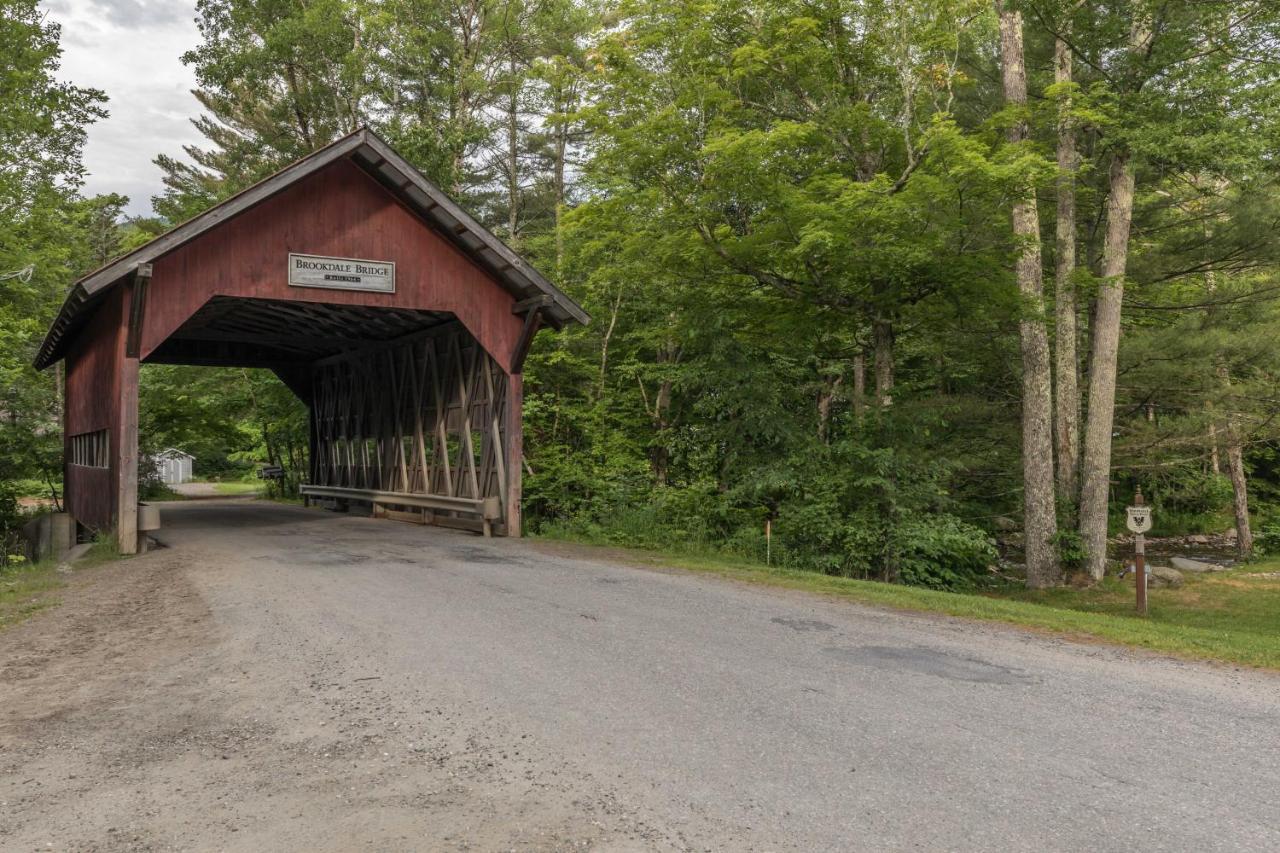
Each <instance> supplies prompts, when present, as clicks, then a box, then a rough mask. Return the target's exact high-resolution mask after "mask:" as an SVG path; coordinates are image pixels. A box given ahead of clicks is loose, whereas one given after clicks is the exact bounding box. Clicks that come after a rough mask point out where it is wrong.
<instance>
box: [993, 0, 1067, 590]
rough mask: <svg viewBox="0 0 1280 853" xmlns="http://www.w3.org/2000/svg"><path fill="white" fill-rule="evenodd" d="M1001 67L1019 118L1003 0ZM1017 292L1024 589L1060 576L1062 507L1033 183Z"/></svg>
mask: <svg viewBox="0 0 1280 853" xmlns="http://www.w3.org/2000/svg"><path fill="white" fill-rule="evenodd" d="M996 8H997V11H998V12H999V15H1000V59H1001V61H1000V65H1001V69H1002V72H1003V81H1004V98H1005V102H1006V103H1007V104H1009V105H1010V106H1011V107H1012V108H1013V109H1014V110H1016V111H1018V112H1019V113H1021V112H1022V111H1024V110H1025V109H1026V105H1027V72H1026V65H1025V60H1024V58H1023V48H1022V13H1021V12H1019V11H1017V10H1014V9H1009V8H1007V7H1006V6H1005V4H1004V3H1003V2H1001V0H997V2H996ZM1010 121H1011V123H1010V126H1009V130H1008V139H1009V143H1010V145H1011V146H1015V147H1017V146H1020V145H1021V144H1022V143H1024V142H1025V141H1026V139H1027V136H1028V133H1029V128H1028V125H1027V119H1026V117H1025V116H1024V115H1021V114H1016V115H1014V116H1012V117H1011V119H1010ZM1013 233H1014V237H1015V239H1017V240H1018V241H1019V244H1018V248H1017V279H1018V291H1019V293H1020V295H1021V296H1022V301H1023V317H1022V319H1021V320H1020V322H1019V324H1018V327H1019V338H1020V341H1021V346H1022V489H1023V508H1024V509H1023V531H1024V535H1025V537H1026V554H1027V586H1030V587H1046V586H1055V585H1057V584H1058V583H1059V581H1060V579H1061V574H1062V573H1061V569H1060V567H1059V564H1058V555H1057V542H1056V540H1057V537H1058V522H1057V507H1056V505H1055V501H1054V477H1053V431H1052V430H1053V428H1052V411H1053V400H1052V381H1053V380H1052V366H1051V364H1050V357H1049V334H1048V331H1047V330H1046V329H1045V321H1044V287H1043V283H1042V278H1041V276H1042V270H1041V266H1040V217H1039V214H1038V212H1037V207H1036V197H1035V186H1034V183H1029V184H1028V185H1027V186H1026V187H1025V189H1022V190H1021V191H1019V192H1018V195H1017V196H1016V197H1015V199H1014V202H1013Z"/></svg>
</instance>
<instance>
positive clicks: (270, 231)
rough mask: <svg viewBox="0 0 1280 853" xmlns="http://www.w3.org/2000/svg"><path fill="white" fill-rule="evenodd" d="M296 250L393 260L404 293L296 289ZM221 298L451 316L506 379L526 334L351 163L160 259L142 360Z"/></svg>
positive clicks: (504, 302) (446, 248) (471, 268)
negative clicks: (292, 276)
mask: <svg viewBox="0 0 1280 853" xmlns="http://www.w3.org/2000/svg"><path fill="white" fill-rule="evenodd" d="M290 252H298V253H305V254H313V255H328V256H332V257H345V258H362V259H368V260H376V261H394V262H395V263H396V292H395V293H369V292H362V291H350V290H330V289H319V288H305V287H290V286H289V284H288V272H287V263H288V255H289V253H290ZM217 295H225V296H239V297H249V298H263V299H292V300H297V301H303V302H327V303H333V304H343V305H368V306H375V307H376V306H382V307H398V308H418V309H427V310H435V311H450V312H452V313H453V314H455V315H456V316H457V317H458V319H459V320H460V321H461V322H462V324H463V325H464V326H466V328H467V330H468V331H470V332H471V334H472V335H474V336H475V338H476V339H477V340H478V341H479V342H480V344H481V345H482V346H483V347H484V348H485V350H486V351H488V352H489V353H490V354H491V355H492V356H493V357H494V359H495V360H497V362H498V364H500V365H501V366H502V368H503V370H505V371H507V372H510V369H511V355H512V352H513V350H514V349H515V345H516V342H517V339H518V338H519V336H520V330H521V320H520V318H519V317H516V316H514V315H512V313H511V305H512V303H513V302H514V300H513V299H512V297H511V295H510V294H509V293H507V291H505V290H503V289H502V287H501V286H500V285H499V284H497V283H496V282H495V281H494V280H493V279H492V278H490V277H489V275H488V274H487V273H485V272H484V271H483V270H482V269H481V268H480V267H478V266H477V265H476V264H475V263H473V262H472V261H471V260H470V259H468V258H467V257H466V256H465V255H463V254H462V253H461V252H460V251H459V250H458V249H456V248H455V247H454V246H453V245H451V244H450V243H448V242H447V241H446V240H445V239H444V238H442V237H441V236H439V235H438V234H436V233H435V232H434V231H432V230H431V229H430V228H428V227H427V226H426V225H425V224H424V223H423V222H422V221H421V220H420V219H418V218H417V217H416V216H415V215H414V214H413V213H411V212H410V211H409V210H408V209H406V208H405V207H403V206H402V205H401V204H400V203H399V202H398V201H396V200H395V199H394V198H393V197H392V196H391V195H390V194H389V193H388V192H387V191H386V190H384V189H383V188H382V187H381V186H379V185H378V184H377V183H376V182H375V181H374V180H373V179H372V178H371V177H369V176H368V175H367V174H365V173H364V172H363V171H361V170H360V168H359V167H357V166H356V165H354V164H353V163H351V162H350V161H347V160H341V161H338V162H336V163H334V164H333V165H331V166H328V167H326V168H325V169H323V170H321V171H320V172H317V173H316V174H314V175H312V176H310V177H308V178H307V179H306V180H304V181H302V182H300V183H298V184H295V185H294V186H292V187H290V188H289V189H287V190H285V191H283V192H282V193H280V194H279V195H277V196H274V197H273V198H271V199H268V200H267V201H265V202H263V203H262V204H260V205H258V206H257V207H255V208H252V209H251V210H249V211H246V212H245V213H243V214H241V215H240V216H238V217H236V218H234V219H232V220H230V221H229V222H226V223H224V224H222V225H220V226H218V227H216V228H215V229H213V230H211V231H209V232H208V233H206V234H204V235H203V236H201V237H198V238H196V239H195V240H193V241H192V242H190V243H188V244H187V245H185V246H182V247H180V248H178V249H176V250H174V251H173V252H172V253H170V254H168V255H166V256H164V257H162V258H160V259H159V260H157V261H156V262H155V264H154V271H153V275H152V279H151V284H150V287H149V289H148V291H147V307H146V321H145V323H144V327H143V339H142V358H143V359H144V360H145V359H146V357H147V356H148V355H149V354H150V353H151V352H152V351H154V350H155V349H156V347H158V346H159V345H160V344H161V343H163V342H164V340H165V338H167V337H168V336H169V335H171V334H173V332H174V331H175V330H176V329H177V328H178V327H179V326H181V325H182V323H183V322H184V321H186V320H187V319H188V318H189V317H190V316H191V315H192V314H193V313H194V312H195V311H196V310H197V309H199V308H200V306H201V305H203V304H204V303H205V302H206V301H208V300H209V299H210V298H211V297H213V296H217Z"/></svg>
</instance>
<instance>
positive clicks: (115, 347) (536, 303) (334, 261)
mask: <svg viewBox="0 0 1280 853" xmlns="http://www.w3.org/2000/svg"><path fill="white" fill-rule="evenodd" d="M588 319H589V318H588V317H587V315H586V313H585V312H584V311H583V310H582V309H581V308H580V307H579V306H578V305H577V304H576V303H574V302H573V301H572V300H570V299H569V298H568V297H567V296H565V295H564V294H563V293H561V292H560V291H559V290H558V289H557V288H556V287H555V286H554V285H552V284H551V283H550V282H548V281H547V280H546V279H545V278H544V277H543V276H542V275H541V274H539V273H538V272H537V271H536V270H535V269H533V268H532V267H531V266H530V265H529V264H527V263H526V262H525V261H524V260H523V259H522V258H520V257H519V256H518V255H516V254H515V253H514V252H513V251H512V250H511V249H510V248H509V247H507V246H505V245H503V244H502V243H501V242H500V241H499V240H498V239H497V238H496V237H494V236H493V235H492V234H491V233H489V232H488V231H487V230H485V229H484V228H483V227H482V226H480V225H479V224H478V223H476V222H475V220H474V219H472V218H471V217H470V216H469V215H468V214H467V213H465V212H464V211H463V210H462V209H461V208H459V207H458V206H457V205H456V204H455V203H454V202H453V201H452V200H451V199H449V198H448V197H447V196H446V195H444V193H442V192H441V191H440V190H439V189H438V188H437V187H435V186H434V185H432V184H431V183H430V182H429V181H427V180H426V179H425V178H424V177H423V176H422V175H421V174H420V173H418V172H417V170H416V169H414V168H413V167H412V166H411V165H409V164H408V163H407V162H405V161H404V160H403V159H402V158H401V157H400V156H399V155H398V154H396V153H395V152H394V151H393V150H392V149H390V148H389V147H388V146H387V145H386V143H384V142H383V141H382V140H381V139H379V138H378V137H377V136H376V135H374V134H372V133H371V132H370V131H368V130H360V131H357V132H356V133H354V134H352V135H350V136H348V137H345V138H344V139H341V140H339V141H337V142H335V143H333V144H332V145H330V146H329V147H327V148H325V149H322V150H321V151H318V152H316V153H315V154H312V155H310V156H309V157H307V158H305V159H303V160H300V161H298V162H297V163H295V164H293V165H292V166H290V167H288V168H287V169H285V170H283V171H281V172H280V173H278V174H276V175H274V176H272V177H271V178H268V179H267V180H265V181H263V182H261V183H259V184H257V185H255V186H254V187H251V188H250V189H248V190H246V191H245V192H243V193H241V194H240V195H237V196H235V197H233V198H231V199H229V200H227V201H226V202H223V203H222V204H220V205H218V206H217V207H214V208H212V209H211V210H209V211H207V212H206V213H205V214H202V215H201V216H199V217H196V218H195V219H193V220H191V221H189V222H187V223H184V224H183V225H181V226H178V227H177V228H175V229H173V230H172V231H170V232H168V233H166V234H164V235H162V236H161V237H158V238H157V239H155V240H153V241H152V242H151V243H148V244H146V245H145V246H142V247H141V248H139V249H137V250H135V251H134V252H131V253H130V254H128V255H126V256H124V257H122V258H120V259H117V260H115V261H113V262H111V263H110V264H108V265H107V266H105V267H103V268H102V269H100V270H98V271H96V272H94V273H92V274H90V275H89V276H86V277H85V278H83V279H81V280H80V281H78V282H76V283H75V284H74V285H73V286H72V288H71V290H70V292H69V294H68V296H67V299H66V301H65V303H64V305H63V307H62V310H61V311H60V313H59V315H58V317H57V318H56V319H55V321H54V323H53V325H52V326H51V327H50V330H49V333H48V335H47V336H46V338H45V342H44V345H43V347H42V348H41V351H40V354H39V357H38V358H37V361H36V365H37V366H38V367H42V368H44V367H48V366H49V365H51V364H53V363H55V362H57V361H58V360H60V359H63V360H65V362H66V406H65V421H64V436H65V448H66V454H65V457H66V458H65V472H64V473H65V476H64V483H65V491H66V494H65V501H64V502H65V504H66V506H67V508H68V511H69V512H70V513H71V515H72V516H73V517H74V518H75V519H76V520H77V521H78V522H80V523H81V524H83V525H85V526H88V527H91V528H96V529H106V528H114V529H115V531H116V535H117V539H118V542H119V545H120V549H121V551H123V552H125V553H132V552H133V551H134V550H136V547H137V504H138V500H137V492H138V435H137V432H138V377H139V367H140V365H142V364H181V365H197V366H210V367H243V368H265V369H269V370H271V371H273V372H274V373H275V374H276V375H277V376H278V377H279V378H280V379H281V381H283V382H284V383H285V385H287V386H288V387H289V388H290V389H291V390H292V391H293V393H294V394H296V395H297V397H298V398H299V399H300V400H301V401H302V402H303V403H304V404H305V405H306V407H307V412H308V422H309V427H308V432H309V436H308V458H309V465H308V467H309V470H308V472H307V478H306V479H307V482H306V483H305V485H304V486H303V489H302V491H303V494H304V495H306V496H307V497H308V498H309V499H312V500H316V501H320V502H324V503H326V504H329V505H331V506H334V507H343V506H345V505H347V504H349V503H350V502H353V501H358V502H364V503H368V504H370V505H371V506H372V509H373V514H374V515H377V516H384V517H389V518H399V519H403V520H415V521H420V522H424V523H437V524H447V525H451V526H460V527H468V528H472V529H476V530H480V531H483V532H484V533H486V534H488V533H498V534H506V535H519V532H520V492H521V467H522V458H523V448H522V431H521V410H522V406H523V383H522V371H523V364H524V359H525V356H526V354H527V353H528V350H529V347H530V345H531V343H532V340H533V337H534V335H535V334H536V333H537V332H538V330H539V329H540V328H544V327H548V326H549V327H551V328H553V329H560V328H563V327H564V326H565V325H567V324H568V323H572V322H578V323H585V322H587V321H588Z"/></svg>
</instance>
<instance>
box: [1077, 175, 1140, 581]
mask: <svg viewBox="0 0 1280 853" xmlns="http://www.w3.org/2000/svg"><path fill="white" fill-rule="evenodd" d="M1110 187H1111V190H1110V198H1109V199H1108V200H1107V236H1106V239H1105V241H1104V243H1103V249H1102V278H1103V281H1102V283H1101V285H1100V286H1099V288H1098V302H1097V306H1098V308H1097V318H1096V319H1095V320H1094V324H1093V346H1092V353H1091V355H1090V357H1089V416H1088V418H1087V420H1086V422H1085V435H1084V458H1083V460H1082V466H1081V468H1082V471H1081V473H1082V486H1081V490H1080V540H1081V545H1083V547H1084V551H1085V565H1084V568H1085V571H1087V572H1088V573H1089V576H1090V577H1092V578H1093V579H1094V580H1102V576H1103V574H1104V573H1105V571H1106V566H1107V508H1108V503H1109V497H1110V491H1111V431H1112V428H1113V427H1114V425H1115V405H1116V360H1117V356H1118V354H1119V351H1120V308H1121V305H1122V303H1123V302H1124V274H1125V269H1126V267H1127V265H1128V261H1129V225H1130V222H1131V220H1132V218H1133V166H1132V165H1131V163H1130V160H1129V154H1128V152H1127V151H1118V152H1116V155H1115V158H1114V159H1113V160H1112V162H1111V175H1110Z"/></svg>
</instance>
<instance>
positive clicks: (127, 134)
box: [42, 0, 200, 214]
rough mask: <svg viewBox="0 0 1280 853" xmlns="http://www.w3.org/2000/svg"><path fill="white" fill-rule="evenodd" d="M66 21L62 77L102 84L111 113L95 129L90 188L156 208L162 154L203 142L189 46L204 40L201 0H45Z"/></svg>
mask: <svg viewBox="0 0 1280 853" xmlns="http://www.w3.org/2000/svg"><path fill="white" fill-rule="evenodd" d="M42 5H43V6H44V8H45V9H46V10H47V11H48V13H49V17H50V18H52V19H53V20H55V21H57V22H58V23H59V24H61V25H62V70H61V71H60V72H59V74H60V76H61V77H62V78H63V79H64V80H67V81H68V82H71V83H75V84H77V85H80V86H92V87H95V88H98V89H102V90H103V91H105V92H106V93H107V97H108V98H109V99H110V100H109V101H108V102H107V110H108V111H109V112H110V113H111V115H110V117H108V118H107V119H105V120H103V121H100V122H98V123H97V124H95V125H92V126H90V128H89V144H88V146H87V147H86V148H85V165H86V166H87V167H88V170H89V174H88V179H87V183H86V186H85V192H86V193H87V194H95V193H108V192H117V193H122V194H124V195H127V196H129V208H128V210H129V212H130V213H133V214H140V213H141V214H147V213H150V212H151V196H153V195H156V194H157V193H159V192H160V189H161V186H162V185H161V183H160V170H159V169H157V168H156V167H155V165H154V164H153V163H152V162H151V161H152V159H153V158H154V157H155V156H156V155H157V154H162V153H163V154H169V155H172V156H181V155H182V146H183V145H184V144H186V143H191V142H199V141H200V135H199V134H198V133H197V132H196V130H195V128H194V127H192V125H191V119H192V118H194V117H195V116H196V115H198V114H199V111H200V105H199V104H198V103H197V102H196V99H195V98H194V97H192V96H191V89H192V88H193V87H194V86H195V77H194V75H193V74H192V73H191V70H190V69H189V68H187V67H186V66H184V65H183V64H182V60H181V59H180V57H181V56H182V54H183V52H185V51H187V50H189V49H191V48H193V47H195V46H196V44H198V43H199V40H200V34H199V31H197V29H196V25H195V0H44V2H43V4H42Z"/></svg>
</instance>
